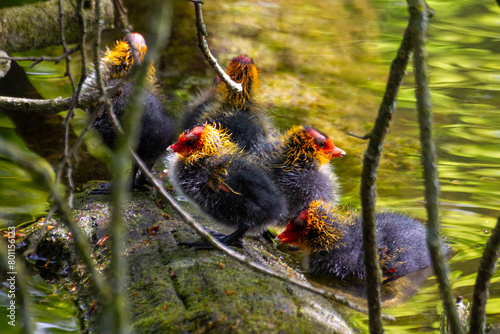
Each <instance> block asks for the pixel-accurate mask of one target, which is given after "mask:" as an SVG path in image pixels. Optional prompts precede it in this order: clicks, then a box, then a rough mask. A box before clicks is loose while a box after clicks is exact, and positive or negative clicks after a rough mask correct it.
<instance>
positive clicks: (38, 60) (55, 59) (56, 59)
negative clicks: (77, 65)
mask: <svg viewBox="0 0 500 334" xmlns="http://www.w3.org/2000/svg"><path fill="white" fill-rule="evenodd" d="M80 47H81V45H80V44H78V45H76V46H75V47H73V48H71V49H69V50H67V51H65V52H64V54H62V55H60V56H58V57H1V56H0V59H8V60H15V61H33V62H34V63H33V64H31V65H30V68H33V67H34V66H35V65H38V64H40V63H41V62H44V61H53V62H54V63H55V64H56V65H57V64H59V62H61V61H62V60H64V59H66V58H67V57H68V56H69V55H71V54H73V53H75V52H77V51H79V50H80Z"/></svg>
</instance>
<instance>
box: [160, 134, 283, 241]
mask: <svg viewBox="0 0 500 334" xmlns="http://www.w3.org/2000/svg"><path fill="white" fill-rule="evenodd" d="M230 138H231V137H230V136H229V134H228V133H227V132H225V131H224V130H222V129H217V128H215V127H214V126H212V125H209V124H205V125H198V126H195V127H194V128H192V129H189V130H186V131H185V132H184V133H182V134H181V136H180V137H179V140H178V142H177V143H175V144H173V145H171V146H170V147H169V151H173V152H176V153H177V158H176V160H174V162H173V164H172V167H171V169H170V173H169V174H170V179H171V181H172V183H173V184H174V186H175V188H176V189H178V190H180V191H181V192H182V193H183V194H184V195H185V196H186V197H187V198H188V199H190V200H191V201H192V202H194V203H195V204H196V205H197V206H198V207H199V208H200V209H201V210H202V211H203V212H205V213H206V214H208V215H209V216H210V217H212V218H213V219H214V220H215V221H217V222H220V223H222V224H224V225H227V226H230V227H234V228H236V231H235V232H234V233H232V234H230V235H228V236H225V235H222V236H216V235H214V236H216V237H217V238H218V239H220V241H221V242H223V243H225V244H227V245H238V243H240V240H241V238H242V237H243V235H244V234H245V233H247V231H250V232H252V233H260V232H261V231H262V230H263V229H264V228H265V227H266V226H267V225H269V224H271V223H272V222H273V221H275V220H277V219H278V217H279V216H280V215H282V214H283V212H284V211H285V200H284V199H283V197H282V196H281V194H280V192H279V190H278V189H277V188H276V186H275V185H274V184H273V183H272V182H271V180H270V179H269V178H268V176H267V174H266V173H265V172H264V170H263V169H262V168H261V166H260V165H259V164H258V163H256V162H255V161H254V160H253V159H254V158H253V157H252V156H250V155H248V154H246V153H245V152H244V151H243V150H242V149H241V148H239V147H238V145H236V144H235V143H234V142H232V141H231V139H230ZM192 245H195V246H198V248H210V246H209V245H206V244H203V243H201V244H200V243H195V244H192ZM204 246H206V247H204Z"/></svg>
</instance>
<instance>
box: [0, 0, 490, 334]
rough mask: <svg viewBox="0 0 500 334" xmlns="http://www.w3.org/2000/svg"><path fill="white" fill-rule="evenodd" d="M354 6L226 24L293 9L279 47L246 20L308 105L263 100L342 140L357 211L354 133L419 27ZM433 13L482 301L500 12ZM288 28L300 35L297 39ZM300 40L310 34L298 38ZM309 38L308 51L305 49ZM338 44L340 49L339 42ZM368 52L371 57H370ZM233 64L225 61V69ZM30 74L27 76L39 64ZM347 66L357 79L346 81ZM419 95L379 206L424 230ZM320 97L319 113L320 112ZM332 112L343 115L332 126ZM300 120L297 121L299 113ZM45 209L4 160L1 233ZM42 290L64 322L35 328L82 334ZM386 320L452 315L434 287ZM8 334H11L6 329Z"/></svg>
mask: <svg viewBox="0 0 500 334" xmlns="http://www.w3.org/2000/svg"><path fill="white" fill-rule="evenodd" d="M353 3H354V4H351V3H350V2H345V3H343V6H344V7H345V10H346V12H349V15H348V16H339V15H338V13H333V12H331V11H329V10H328V9H329V6H333V2H329V1H326V2H325V1H323V2H321V4H319V3H318V4H312V3H311V2H309V1H300V0H298V1H292V2H287V4H286V6H285V4H284V3H281V4H280V3H260V2H259V3H257V2H255V3H253V2H249V3H240V2H238V3H232V2H227V3H225V4H222V5H220V7H219V8H218V9H219V10H222V11H223V12H224V14H227V15H235V16H236V17H245V19H248V20H250V18H249V17H251V15H249V14H252V15H257V13H261V16H262V17H263V18H260V20H266V17H267V19H269V17H270V16H269V15H274V14H275V12H273V11H274V10H277V9H276V8H278V7H279V6H280V5H281V6H282V8H284V7H286V10H281V11H280V14H281V16H280V20H281V21H280V24H281V28H282V29H281V30H279V37H277V36H278V34H277V33H276V34H274V35H273V33H275V31H273V26H272V25H271V24H270V23H265V24H264V23H262V22H261V21H259V18H258V17H257V18H256V17H252V19H253V20H254V21H251V23H252V24H250V23H248V24H246V21H244V20H242V22H243V23H242V25H245V24H246V25H245V27H246V29H248V31H247V30H245V31H244V33H246V35H245V36H254V35H253V34H252V33H253V30H252V29H255V30H259V29H262V30H263V31H264V32H262V33H259V34H258V35H257V37H255V38H254V39H252V42H251V43H252V45H254V46H253V47H254V48H255V49H257V50H261V51H259V52H256V54H257V55H258V57H259V63H258V64H262V70H263V73H262V77H263V82H264V85H266V84H267V85H268V86H269V87H274V86H273V85H281V86H283V85H284V84H283V82H282V81H281V82H278V79H276V77H281V78H286V80H287V83H288V84H289V87H290V91H298V90H300V94H299V93H296V96H295V95H293V96H291V97H289V96H288V95H286V94H281V95H282V96H280V97H279V98H276V97H275V96H273V95H272V93H270V92H265V93H264V96H265V97H269V99H270V100H272V102H273V104H274V105H275V106H278V107H280V108H281V109H279V108H276V109H277V110H278V111H276V115H277V116H278V117H280V119H279V120H278V121H277V123H278V124H279V125H280V126H281V127H282V128H283V129H285V128H286V127H288V126H290V125H292V124H295V123H297V122H307V123H309V124H313V125H315V126H318V127H321V128H322V129H325V128H326V129H325V130H324V131H325V132H327V133H329V134H331V133H334V134H335V136H336V139H335V142H336V144H339V146H340V147H341V148H343V149H344V150H346V151H347V153H348V156H347V157H346V158H344V159H343V160H340V159H337V160H335V161H334V164H335V166H336V168H337V171H338V173H339V175H340V176H341V183H342V188H343V192H344V197H343V200H344V202H345V203H347V204H348V205H350V206H353V207H358V206H359V198H358V197H359V196H358V193H359V171H360V165H361V160H360V159H361V157H362V153H363V151H364V148H365V144H364V143H363V142H361V141H359V140H357V139H354V138H352V137H349V136H347V135H346V133H347V132H348V131H354V132H358V133H361V132H362V131H363V129H364V131H366V130H368V129H369V128H370V124H371V123H372V122H373V120H374V118H375V115H376V108H377V103H379V101H380V100H381V96H382V92H383V90H384V87H385V81H384V80H385V76H384V75H386V74H387V73H388V71H389V64H390V62H391V61H392V59H393V58H394V56H395V54H396V50H397V48H398V46H399V43H400V41H401V38H402V34H403V31H404V28H405V27H406V25H407V20H408V15H407V7H406V2H404V1H400V2H395V1H383V0H376V1H371V2H370V3H371V5H372V6H373V8H374V16H373V17H372V18H371V19H370V18H369V17H370V16H369V15H367V14H366V13H363V11H362V10H360V9H359V8H361V7H362V5H363V4H361V5H360V4H359V3H357V2H353ZM429 4H430V5H431V7H432V8H433V9H434V10H435V11H436V15H435V17H434V18H432V19H431V21H430V27H429V35H428V46H427V47H428V53H429V69H430V88H431V95H432V101H433V112H434V129H433V130H434V138H435V140H436V146H437V150H438V154H439V179H440V186H441V206H440V208H441V221H442V225H443V230H442V234H443V236H444V237H445V238H446V240H447V242H449V243H450V245H451V246H452V247H453V250H454V256H453V258H452V259H451V261H450V268H451V275H450V280H451V284H452V288H453V290H454V293H455V294H456V295H462V296H464V298H465V299H471V297H472V291H473V286H474V282H475V277H476V271H477V267H478V264H479V258H480V257H481V254H482V250H483V247H484V245H485V243H486V241H487V239H488V237H489V234H488V232H487V231H490V230H491V229H492V228H493V227H494V225H495V223H496V219H497V217H498V216H499V215H500V113H499V110H500V61H499V60H500V55H499V54H500V34H499V33H498V32H499V31H500V9H499V7H498V5H497V4H496V3H495V1H493V0H489V1H486V0H480V1H467V0H462V1H430V2H429ZM325 8H326V9H325ZM272 17H275V16H272ZM209 18H210V13H207V22H209V21H208V20H209ZM255 22H257V23H255ZM288 24H289V25H294V26H296V27H297V28H296V29H295V30H293V29H291V28H289V25H288ZM339 24H340V25H342V24H344V25H346V26H347V25H353V26H356V27H357V30H356V34H355V36H356V38H354V37H352V36H353V35H352V34H351V35H349V37H347V38H344V39H343V38H342V37H341V38H340V40H341V41H342V42H341V45H340V46H339V45H337V47H335V48H329V45H330V44H332V42H331V39H332V37H331V36H330V35H329V32H328V27H329V26H330V25H331V26H335V25H339ZM256 25H257V27H256ZM268 25H269V26H268ZM209 28H210V26H209ZM220 29H223V28H220ZM298 31H300V32H303V34H302V35H300V36H297V35H298V34H297V32H298ZM299 37H300V38H302V39H301V40H298V39H299ZM336 37H337V39H336V41H337V42H336V43H338V39H339V38H338V36H336ZM282 40H285V41H286V42H287V43H288V44H289V45H288V49H286V52H291V53H292V54H293V53H294V55H295V58H293V59H292V60H290V59H288V58H287V59H285V60H286V62H285V61H283V62H284V63H286V64H285V65H283V68H282V67H280V66H275V64H274V63H273V62H272V61H271V60H269V58H266V55H272V54H271V53H266V51H265V50H264V51H262V49H265V47H263V46H262V45H266V46H269V45H271V46H272V47H269V49H272V50H274V51H276V52H277V53H279V52H281V53H284V52H285V51H283V50H285V49H284V48H283V47H282V46H281V45H279V43H281V42H282ZM234 43H238V42H237V41H235V42H234ZM255 45H257V46H255ZM273 48H274V49H273ZM290 49H291V50H292V51H290ZM347 49H348V51H352V50H353V49H354V51H355V52H352V53H353V54H355V56H353V57H351V58H354V61H356V62H359V65H357V66H354V67H353V66H352V63H348V65H345V63H343V61H346V60H349V61H350V62H352V61H353V60H352V59H348V58H349V57H348V56H345V55H344V54H345V53H347V51H346V50H347ZM367 50H369V51H370V52H369V53H367ZM356 51H357V52H356ZM374 55H376V56H374ZM232 56H233V54H230V55H225V57H226V58H227V57H232ZM269 57H270V56H269ZM337 57H338V58H341V59H340V60H339V61H338V63H337V62H336V61H337V60H333V58H337ZM342 57H345V59H344V58H342ZM317 59H325V63H326V62H329V63H328V64H326V65H325V67H324V68H320V67H314V66H316V65H315V64H316V63H317V61H316V60H317ZM343 64H344V65H343ZM23 66H24V67H25V68H28V66H29V63H28V64H23ZM266 66H267V68H268V70H266ZM273 66H275V67H273ZM286 66H289V67H288V68H287V67H286ZM335 66H338V67H339V68H340V69H338V68H336V67H335ZM342 66H344V67H349V68H348V69H347V70H346V69H345V68H344V69H343V68H342ZM363 66H370V67H372V68H374V69H373V73H374V74H373V75H371V76H370V77H364V76H363V74H364V73H363V70H362V69H363ZM269 68H271V69H272V70H271V69H269ZM360 69H361V70H360ZM27 71H29V72H30V80H32V82H33V84H34V85H35V86H36V88H37V89H39V91H40V92H41V93H42V95H44V97H46V98H50V97H55V96H59V95H61V96H68V94H69V86H68V85H67V81H65V80H64V79H61V76H62V73H63V71H64V67H63V66H58V67H53V66H51V65H50V64H48V65H39V66H37V67H35V69H32V70H27ZM320 71H321V72H322V73H319V72H320ZM271 72H273V73H271ZM346 72H349V73H350V76H349V75H348V74H346ZM381 73H382V75H380V74H381ZM266 79H267V80H266ZM330 79H331V80H330ZM281 80H283V79H281ZM276 82H278V83H276ZM412 83H413V79H412V69H411V67H410V68H409V70H408V76H407V77H406V78H405V85H404V87H402V90H401V92H400V95H399V101H398V108H397V110H396V113H395V114H394V119H393V122H392V125H391V131H390V133H389V134H388V137H387V147H386V148H385V151H384V157H383V162H382V164H381V168H380V170H379V177H380V180H379V182H378V195H379V198H378V202H377V204H378V206H379V208H383V209H390V210H396V211H404V212H406V213H408V214H411V215H412V216H415V217H417V218H421V219H424V220H425V217H426V213H425V209H424V198H423V182H422V177H421V170H420V168H419V159H420V157H419V149H418V123H417V121H416V110H415V96H414V88H413V85H412ZM179 87H180V88H179V89H178V91H177V93H178V95H182V93H183V92H184V90H183V89H182V87H181V85H179ZM287 87H288V86H287ZM353 87H354V88H353ZM356 89H357V90H356ZM362 91H365V92H368V93H370V94H372V95H375V96H377V99H376V101H375V102H376V103H375V104H372V105H370V104H369V103H368V102H366V101H364V98H359V99H360V100H357V99H356V96H360V94H361V93H360V92H362ZM311 96H312V97H313V98H314V99H315V101H316V102H315V103H312V102H310V101H311ZM292 100H293V101H296V102H295V103H296V105H295V104H294V103H293V102H290V101H292ZM339 101H341V102H339ZM363 103H366V104H367V105H370V107H372V109H371V110H366V111H363V112H360V111H359V109H356V108H355V107H352V108H353V110H354V111H353V112H350V109H349V105H350V104H351V105H354V104H355V105H356V106H357V107H358V108H359V105H363ZM339 105H340V106H341V107H339ZM301 107H303V108H307V110H308V113H307V114H303V110H302V109H301ZM324 109H334V110H335V109H342V110H341V111H339V112H336V113H328V114H326V113H324V112H323V110H324ZM280 110H284V112H281V111H280ZM293 110H296V114H293V113H292V112H293ZM291 113H292V114H291ZM0 135H1V136H3V137H8V138H10V139H12V140H15V141H19V140H18V139H17V138H16V136H15V134H14V132H13V130H12V125H11V123H10V122H9V121H8V120H6V119H5V118H4V117H1V116H0ZM46 197H47V194H46V193H45V192H43V191H41V190H39V189H36V188H33V187H31V180H30V178H29V177H28V176H27V175H26V174H25V173H24V172H22V171H20V170H19V169H18V168H15V166H12V165H11V164H8V163H6V162H4V161H2V160H0V224H4V225H5V224H7V223H11V224H20V223H23V222H28V221H32V220H33V219H34V218H36V217H39V216H40V215H42V214H43V212H44V211H45V210H46V203H45V199H46ZM32 282H35V283H31V284H32V294H33V295H34V296H35V298H34V299H35V304H36V305H35V309H36V308H37V307H39V306H37V305H40V303H41V301H40V300H43V302H44V303H47V304H43V305H45V306H47V305H50V307H55V308H56V309H58V310H59V311H57V312H53V313H52V314H53V317H50V318H49V319H46V318H44V317H45V316H48V315H47V314H43V315H42V314H40V313H38V311H36V312H35V314H34V316H35V318H36V319H37V322H38V325H39V326H40V327H41V328H42V327H43V326H47V325H44V324H47V323H50V324H53V325H50V326H53V327H50V326H48V327H46V329H45V331H46V332H53V333H55V332H66V331H77V330H78V324H76V322H74V321H71V320H68V319H71V317H72V316H73V315H74V314H75V310H74V307H73V306H72V304H71V303H69V302H68V299H67V294H66V295H65V294H62V295H61V296H60V295H59V294H57V293H56V294H53V293H49V292H48V290H47V289H50V288H49V287H50V286H49V287H47V286H46V285H43V284H42V283H40V282H38V281H37V279H36V278H34V279H33V280H32ZM36 282H38V283H36ZM40 296H42V297H43V298H41V297H40ZM39 297H40V298H39ZM49 297H50V298H49ZM4 302H5V296H4V295H0V304H2V305H4ZM384 312H385V313H388V314H391V315H394V316H395V317H396V319H397V321H396V322H395V323H386V325H385V328H386V330H387V332H389V333H405V332H415V331H423V332H439V328H440V321H441V317H440V315H441V312H442V308H441V303H440V301H439V294H438V287H437V281H436V280H435V278H434V277H432V276H431V277H429V278H428V279H426V280H425V281H424V282H423V284H422V286H421V288H420V290H419V291H418V293H416V294H415V295H413V296H412V297H410V298H409V299H408V300H406V301H404V302H402V303H397V304H395V305H394V304H388V305H387V307H386V308H385V309H384ZM0 313H1V312H0ZM487 313H488V323H489V324H493V323H500V274H498V273H497V274H496V275H495V276H494V277H493V279H492V285H491V289H490V299H489V301H488V304H487ZM0 316H1V314H0ZM352 318H353V320H354V321H355V322H357V323H358V324H359V326H360V327H361V328H364V329H366V321H367V319H366V317H364V316H361V315H359V314H353V315H352ZM43 328H45V327H43ZM0 332H4V331H3V330H2V328H0Z"/></svg>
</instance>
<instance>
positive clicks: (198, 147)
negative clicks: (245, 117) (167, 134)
mask: <svg viewBox="0 0 500 334" xmlns="http://www.w3.org/2000/svg"><path fill="white" fill-rule="evenodd" d="M237 148H238V146H237V145H236V144H235V143H233V142H232V141H231V137H230V136H229V134H227V132H226V131H225V130H223V129H217V128H216V127H215V126H212V125H210V124H205V125H197V126H195V127H194V128H192V129H188V130H186V131H184V132H183V133H182V134H181V135H180V136H179V140H178V141H177V143H175V144H173V145H170V147H169V148H168V150H169V151H171V152H175V153H177V154H178V155H179V157H180V158H181V159H184V160H185V161H186V163H188V164H189V163H193V162H195V161H196V160H198V159H200V158H203V157H206V156H211V155H214V154H217V153H219V152H220V151H221V150H222V149H229V150H233V151H235V150H237Z"/></svg>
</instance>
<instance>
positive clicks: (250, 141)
mask: <svg viewBox="0 0 500 334" xmlns="http://www.w3.org/2000/svg"><path fill="white" fill-rule="evenodd" d="M226 73H227V74H228V75H229V77H230V78H231V79H232V80H233V81H235V82H237V83H240V84H241V85H242V88H243V91H242V92H240V93H235V92H233V91H232V90H230V89H229V88H228V87H227V86H226V84H225V83H224V82H221V81H220V80H217V85H216V86H215V87H212V88H211V89H210V90H209V91H208V92H206V93H204V94H202V95H201V96H200V97H199V98H198V99H197V100H196V101H195V102H194V103H192V104H191V106H190V108H189V109H188V110H187V111H186V113H185V118H184V123H183V126H184V128H186V129H187V128H190V127H192V126H193V125H195V124H202V123H209V124H215V125H216V126H217V127H218V128H222V129H226V130H227V132H228V133H229V135H230V136H231V139H232V140H233V141H234V142H236V143H237V144H238V145H239V146H240V147H241V148H243V149H244V150H246V151H248V152H251V153H253V154H260V153H261V152H262V151H263V150H266V149H268V148H269V143H270V142H271V141H272V140H273V136H274V133H275V131H276V130H275V129H274V127H273V126H272V122H271V120H270V118H269V116H268V115H267V113H266V110H265V109H264V108H263V107H262V106H261V105H260V104H259V103H257V102H256V101H255V98H254V95H255V90H256V88H257V87H258V86H259V71H258V70H257V67H256V66H255V64H254V62H253V60H252V59H250V58H249V57H247V56H245V55H240V56H238V57H235V58H233V59H232V60H231V62H230V64H229V66H228V68H227V70H226Z"/></svg>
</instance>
